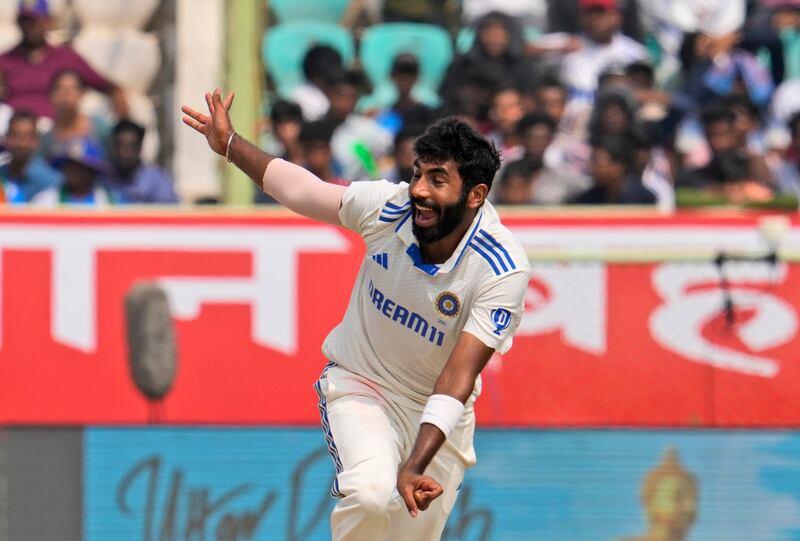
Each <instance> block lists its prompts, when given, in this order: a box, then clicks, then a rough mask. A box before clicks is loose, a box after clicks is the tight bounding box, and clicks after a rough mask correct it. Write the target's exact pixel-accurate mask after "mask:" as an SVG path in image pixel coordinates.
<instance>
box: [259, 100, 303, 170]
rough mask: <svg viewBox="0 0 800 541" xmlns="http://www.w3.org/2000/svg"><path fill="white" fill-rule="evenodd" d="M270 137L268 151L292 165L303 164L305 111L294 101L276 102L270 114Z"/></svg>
mask: <svg viewBox="0 0 800 541" xmlns="http://www.w3.org/2000/svg"><path fill="white" fill-rule="evenodd" d="M269 117H270V127H271V130H270V136H271V139H270V141H269V143H268V145H267V146H268V150H269V152H270V154H272V155H273V156H279V157H280V158H283V159H284V160H287V161H290V162H292V163H296V164H301V163H303V149H302V148H300V130H302V129H303V110H302V109H301V108H300V106H299V105H297V104H296V103H294V102H292V101H287V100H280V99H279V100H276V101H275V103H273V104H272V109H271V110H270V113H269Z"/></svg>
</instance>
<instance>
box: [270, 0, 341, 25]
mask: <svg viewBox="0 0 800 541" xmlns="http://www.w3.org/2000/svg"><path fill="white" fill-rule="evenodd" d="M350 2H351V0H270V1H269V7H270V8H271V9H272V11H273V13H275V17H277V19H278V22H279V23H295V22H324V23H333V24H336V23H338V22H339V21H341V20H342V17H343V16H344V13H345V11H347V6H348V5H349V4H350Z"/></svg>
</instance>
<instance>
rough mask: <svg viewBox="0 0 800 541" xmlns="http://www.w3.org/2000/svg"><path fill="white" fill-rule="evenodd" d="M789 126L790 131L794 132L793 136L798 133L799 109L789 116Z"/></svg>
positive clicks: (799, 124) (799, 123)
mask: <svg viewBox="0 0 800 541" xmlns="http://www.w3.org/2000/svg"><path fill="white" fill-rule="evenodd" d="M786 125H787V126H788V127H789V131H790V132H791V133H792V137H794V134H795V133H797V130H798V129H800V111H797V112H796V113H795V114H793V115H792V116H791V117H789V121H788V122H787V123H786Z"/></svg>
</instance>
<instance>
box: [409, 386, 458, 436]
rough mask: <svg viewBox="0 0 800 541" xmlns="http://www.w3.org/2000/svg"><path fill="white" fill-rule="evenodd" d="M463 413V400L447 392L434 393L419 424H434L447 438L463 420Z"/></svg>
mask: <svg viewBox="0 0 800 541" xmlns="http://www.w3.org/2000/svg"><path fill="white" fill-rule="evenodd" d="M463 414H464V404H462V403H461V400H459V399H457V398H453V397H452V396H450V395H446V394H434V395H431V396H430V398H428V403H427V404H425V409H424V410H423V411H422V417H420V419H419V424H422V423H428V424H432V425H433V426H435V427H436V428H438V429H439V430H441V431H442V432H443V433H444V437H445V438H446V437H447V436H449V435H450V432H452V431H453V429H454V428H455V426H456V425H457V424H458V421H459V420H461V416H462V415H463Z"/></svg>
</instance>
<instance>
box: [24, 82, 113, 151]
mask: <svg viewBox="0 0 800 541" xmlns="http://www.w3.org/2000/svg"><path fill="white" fill-rule="evenodd" d="M83 94H84V86H83V81H82V80H81V76H80V75H79V74H78V73H77V72H75V71H69V70H67V71H62V72H59V73H57V74H56V75H55V76H54V77H53V82H52V85H51V87H50V103H51V105H52V106H53V111H54V113H55V116H54V118H53V127H52V128H51V129H50V130H49V131H48V132H47V133H45V134H44V135H43V136H42V140H41V144H40V152H41V154H42V155H44V156H45V157H46V158H48V159H49V158H52V157H54V156H56V155H60V154H63V149H64V148H66V147H67V146H69V144H70V143H71V142H72V141H75V140H79V139H85V138H87V137H91V138H93V139H94V140H96V141H97V142H98V143H100V148H102V149H103V152H104V153H107V152H108V147H109V145H108V143H109V137H110V133H111V126H109V125H108V123H107V122H106V121H105V120H103V119H102V118H99V117H88V116H86V115H84V114H83V113H81V111H80V102H81V98H83Z"/></svg>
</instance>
